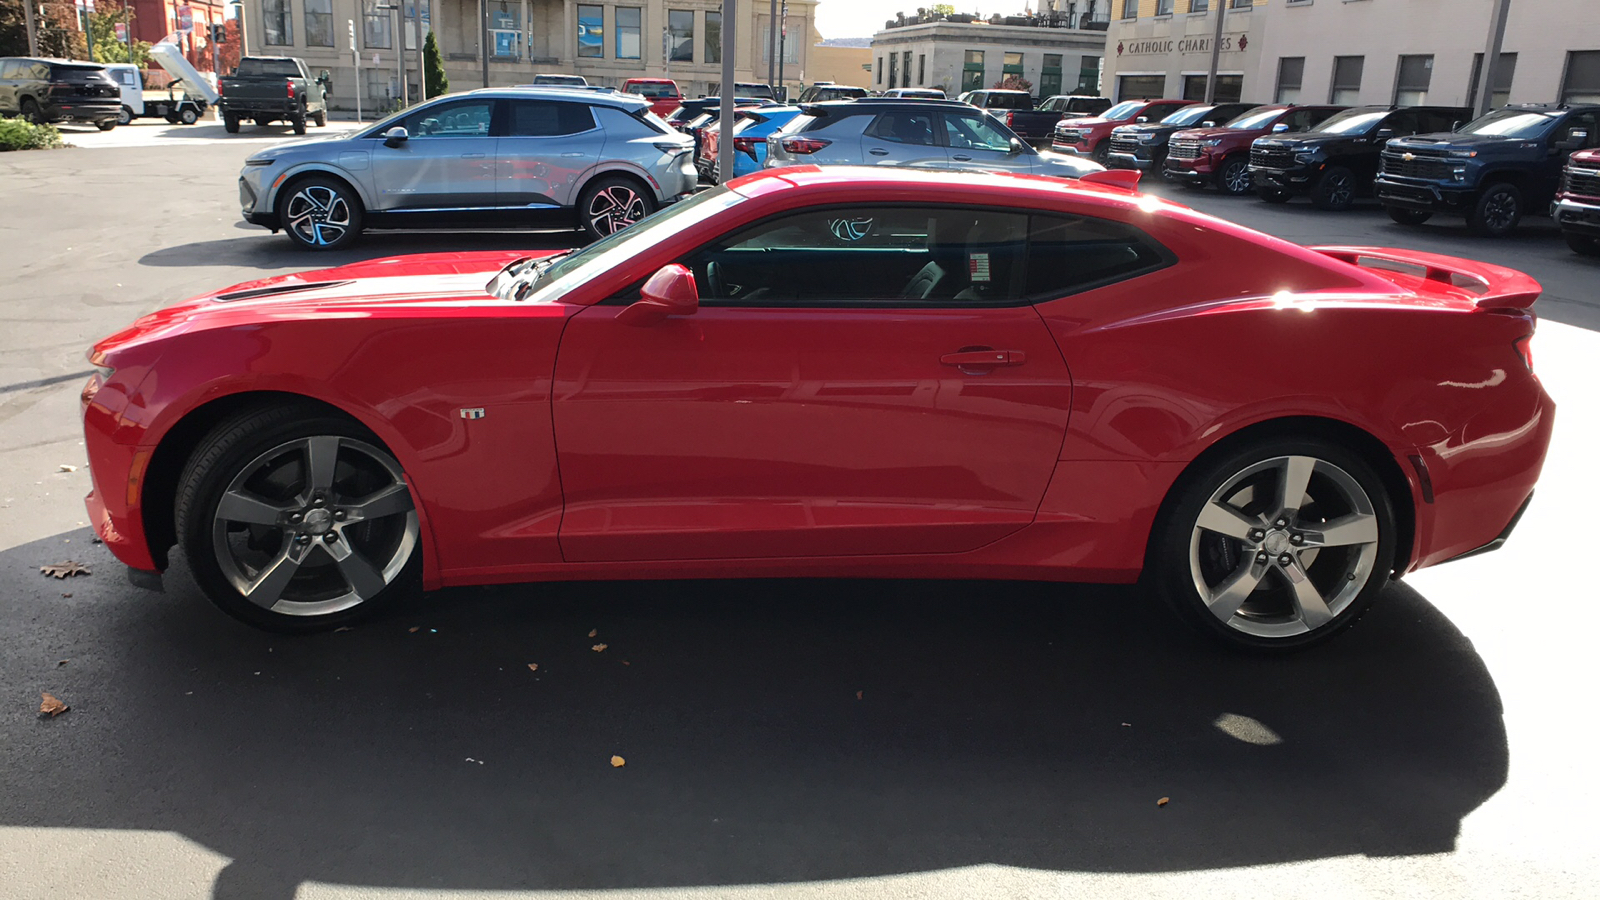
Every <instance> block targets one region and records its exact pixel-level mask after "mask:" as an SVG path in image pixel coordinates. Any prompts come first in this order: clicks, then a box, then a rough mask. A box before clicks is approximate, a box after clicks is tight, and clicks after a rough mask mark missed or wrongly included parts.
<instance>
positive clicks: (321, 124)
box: [311, 109, 328, 128]
mask: <svg viewBox="0 0 1600 900" xmlns="http://www.w3.org/2000/svg"><path fill="white" fill-rule="evenodd" d="M311 121H313V122H315V123H317V127H318V128H326V127H328V111H327V110H325V109H319V110H317V114H316V115H315V116H312V117H311Z"/></svg>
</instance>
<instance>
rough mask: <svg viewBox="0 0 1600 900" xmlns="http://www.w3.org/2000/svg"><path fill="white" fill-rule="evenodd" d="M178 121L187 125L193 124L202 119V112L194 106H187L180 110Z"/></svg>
mask: <svg viewBox="0 0 1600 900" xmlns="http://www.w3.org/2000/svg"><path fill="white" fill-rule="evenodd" d="M178 121H179V122H182V123H183V124H185V125H193V124H194V123H196V122H198V121H200V113H199V112H198V111H197V110H196V109H195V108H194V107H192V106H185V107H184V108H183V109H182V110H180V111H179V112H178Z"/></svg>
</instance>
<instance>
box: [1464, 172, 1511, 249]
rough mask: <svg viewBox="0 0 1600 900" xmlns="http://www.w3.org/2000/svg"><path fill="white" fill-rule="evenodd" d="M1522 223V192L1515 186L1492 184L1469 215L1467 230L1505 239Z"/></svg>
mask: <svg viewBox="0 0 1600 900" xmlns="http://www.w3.org/2000/svg"><path fill="white" fill-rule="evenodd" d="M1521 221H1522V192H1521V191H1519V190H1517V186H1516V185H1514V184H1507V183H1505V182H1500V183H1498V184H1492V185H1490V186H1489V187H1488V188H1486V189H1485V190H1484V192H1483V193H1482V194H1480V195H1479V196H1478V202H1477V203H1475V204H1473V206H1472V211H1471V212H1469V213H1467V229H1468V230H1470V231H1471V232H1472V233H1473V234H1477V235H1482V236H1483V237H1505V236H1506V235H1508V234H1510V233H1511V232H1513V231H1515V230H1516V228H1517V223H1518V222H1521Z"/></svg>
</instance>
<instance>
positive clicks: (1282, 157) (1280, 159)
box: [1250, 147, 1295, 169]
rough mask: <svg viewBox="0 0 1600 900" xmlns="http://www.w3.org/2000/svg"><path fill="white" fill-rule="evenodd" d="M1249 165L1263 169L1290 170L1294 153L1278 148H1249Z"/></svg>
mask: <svg viewBox="0 0 1600 900" xmlns="http://www.w3.org/2000/svg"><path fill="white" fill-rule="evenodd" d="M1250 165H1252V166H1258V167H1260V168H1263V169H1292V168H1294V167H1295V162H1294V151H1293V150H1289V149H1280V148H1278V147H1251V148H1250Z"/></svg>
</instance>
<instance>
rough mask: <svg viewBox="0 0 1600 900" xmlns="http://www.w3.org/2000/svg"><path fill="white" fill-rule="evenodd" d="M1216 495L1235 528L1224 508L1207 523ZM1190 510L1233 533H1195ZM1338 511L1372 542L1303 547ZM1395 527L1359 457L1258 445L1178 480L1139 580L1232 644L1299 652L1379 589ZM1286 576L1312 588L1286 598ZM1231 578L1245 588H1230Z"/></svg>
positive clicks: (1199, 464) (1317, 443)
mask: <svg viewBox="0 0 1600 900" xmlns="http://www.w3.org/2000/svg"><path fill="white" fill-rule="evenodd" d="M1306 459H1310V460H1312V461H1313V465H1312V467H1311V468H1310V469H1303V468H1302V471H1305V472H1307V473H1308V474H1306V476H1305V481H1304V484H1305V486H1306V488H1305V490H1304V491H1301V492H1300V497H1299V498H1298V499H1297V500H1295V501H1294V503H1295V504H1296V509H1295V510H1294V511H1293V512H1291V513H1290V514H1289V515H1287V516H1283V517H1282V518H1281V519H1280V518H1279V514H1280V513H1281V512H1282V506H1283V503H1282V501H1281V500H1280V499H1279V498H1280V497H1281V496H1282V494H1283V493H1284V491H1283V488H1282V487H1281V485H1282V484H1283V481H1284V480H1285V479H1286V477H1287V473H1288V472H1289V468H1288V465H1289V461H1290V460H1306ZM1236 491H1237V493H1235V492H1236ZM1258 496H1265V497H1266V498H1267V499H1266V500H1265V501H1262V502H1258V501H1257V500H1256V498H1257V497H1258ZM1219 497H1220V498H1221V501H1222V503H1226V504H1227V506H1228V508H1229V509H1232V510H1233V511H1234V512H1236V513H1237V514H1238V518H1237V521H1238V522H1241V523H1246V524H1242V525H1237V526H1236V525H1235V524H1234V523H1235V521H1236V520H1235V518H1234V516H1233V514H1231V513H1225V514H1224V515H1222V516H1220V518H1219V517H1216V516H1215V513H1216V511H1217V510H1216V507H1217V506H1219V505H1221V504H1220V503H1219V502H1217V498H1219ZM1240 498H1247V499H1240ZM1352 498H1354V500H1355V502H1350V501H1351V499H1352ZM1240 504H1242V506H1241V505H1240ZM1202 512H1208V513H1210V515H1208V522H1209V523H1211V524H1215V523H1217V522H1220V523H1222V525H1223V527H1224V528H1227V529H1231V528H1234V527H1238V528H1239V529H1240V532H1241V536H1240V537H1237V538H1235V537H1227V536H1225V535H1224V534H1223V533H1222V532H1220V531H1214V530H1211V528H1209V527H1202V526H1201V524H1200V522H1201V514H1202ZM1346 516H1349V517H1350V518H1348V519H1346V522H1350V521H1353V520H1354V519H1356V518H1359V519H1360V520H1361V521H1360V528H1361V536H1362V537H1363V538H1364V537H1366V535H1367V534H1369V533H1370V531H1368V529H1375V530H1376V533H1375V535H1373V536H1372V539H1371V540H1363V541H1361V542H1359V543H1356V542H1354V540H1353V539H1352V542H1351V543H1349V544H1347V545H1340V546H1327V547H1320V548H1319V547H1316V546H1315V545H1311V544H1308V543H1307V540H1309V539H1313V538H1314V537H1315V536H1317V535H1319V534H1320V533H1322V530H1321V529H1319V528H1318V526H1319V525H1321V526H1326V524H1327V523H1329V522H1332V521H1334V520H1337V519H1341V518H1345V517H1346ZM1279 521H1282V522H1284V525H1282V526H1280V525H1278V522H1279ZM1395 522H1396V518H1395V513H1394V507H1393V505H1392V501H1391V500H1390V498H1389V495H1388V492H1387V491H1386V490H1385V489H1384V486H1383V481H1382V479H1381V478H1379V477H1378V475H1377V473H1376V472H1374V471H1373V469H1372V467H1371V466H1370V465H1368V464H1367V462H1366V460H1365V459H1363V458H1362V457H1361V456H1360V455H1358V454H1356V453H1354V452H1351V451H1350V450H1348V449H1346V448H1345V447H1343V446H1341V445H1339V444H1336V443H1333V442H1331V441H1328V440H1324V439H1322V438H1319V437H1275V438H1264V439H1260V440H1256V441H1251V442H1248V443H1246V444H1241V445H1239V446H1237V447H1235V448H1233V449H1231V450H1225V451H1223V452H1221V453H1217V454H1210V455H1209V456H1208V457H1202V458H1201V459H1200V460H1198V461H1196V463H1195V465H1194V466H1192V467H1191V468H1190V470H1189V471H1188V472H1185V473H1184V476H1183V478H1181V479H1180V480H1179V481H1178V483H1177V485H1175V486H1174V487H1173V491H1172V494H1171V496H1169V498H1168V500H1167V502H1166V503H1165V504H1164V505H1163V507H1162V511H1161V514H1160V516H1159V517H1158V519H1157V522H1156V527H1155V530H1154V531H1153V533H1152V535H1151V541H1150V547H1149V552H1148V556H1147V558H1146V562H1145V578H1146V580H1147V582H1148V583H1149V585H1150V586H1151V587H1153V588H1155V590H1156V591H1157V592H1158V593H1159V594H1160V595H1161V596H1162V597H1163V599H1164V600H1166V602H1167V603H1168V604H1169V605H1170V606H1171V607H1172V608H1173V610H1174V611H1175V612H1176V613H1177V614H1178V616H1179V617H1180V618H1181V619H1183V620H1184V621H1186V622H1188V623H1189V624H1190V625H1191V626H1193V627H1195V628H1197V629H1199V630H1200V631H1201V632H1202V633H1203V634H1206V635H1207V636H1209V637H1211V638H1213V639H1215V640H1218V641H1221V642H1222V643H1224V644H1226V645H1228V646H1230V647H1232V648H1234V649H1238V650H1248V651H1255V652H1268V653H1271V652H1287V651H1294V650H1300V649H1304V648H1306V647H1309V646H1312V645H1313V644H1318V643H1321V642H1322V641H1325V640H1327V639H1329V638H1331V637H1333V636H1334V635H1335V634H1338V633H1339V632H1341V631H1343V630H1344V629H1346V628H1348V627H1350V625H1351V624H1352V623H1354V622H1355V620H1356V619H1358V618H1360V617H1361V615H1362V614H1363V613H1364V612H1366V611H1367V609H1368V608H1369V607H1371V605H1372V603H1373V601H1374V600H1375V599H1377V596H1378V594H1379V593H1380V592H1382V590H1383V588H1384V586H1385V585H1386V584H1388V583H1389V580H1390V579H1389V576H1390V573H1391V571H1392V569H1393V567H1394V559H1395V547H1396V544H1397V538H1398V531H1397V528H1396V524H1395ZM1246 527H1249V529H1250V530H1249V531H1248V532H1245V531H1244V529H1245V528H1246ZM1344 527H1345V528H1346V529H1347V528H1348V527H1349V526H1348V525H1346V526H1344ZM1328 532H1329V533H1330V534H1331V532H1332V529H1328ZM1343 533H1344V534H1345V535H1347V536H1348V535H1349V534H1351V532H1350V531H1348V530H1345V531H1343ZM1296 535H1299V536H1300V537H1299V538H1296V537H1295V536H1296ZM1296 581H1298V582H1299V583H1300V584H1301V586H1302V587H1304V588H1305V589H1306V590H1307V591H1309V592H1314V593H1310V595H1309V598H1308V597H1306V596H1305V595H1300V594H1298V593H1297V591H1296V589H1295V587H1294V585H1295V583H1296ZM1234 583H1239V584H1246V585H1250V586H1252V587H1250V588H1249V589H1248V590H1244V591H1237V592H1230V590H1229V585H1230V584H1234ZM1202 590H1204V591H1205V594H1202ZM1330 598H1331V599H1330ZM1208 599H1210V600H1211V601H1212V602H1211V603H1208ZM1308 599H1309V602H1307V601H1308ZM1213 609H1216V610H1217V611H1215V612H1214V611H1213ZM1224 614H1226V616H1227V618H1226V619H1224V618H1222V616H1223V615H1224Z"/></svg>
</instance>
